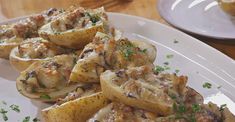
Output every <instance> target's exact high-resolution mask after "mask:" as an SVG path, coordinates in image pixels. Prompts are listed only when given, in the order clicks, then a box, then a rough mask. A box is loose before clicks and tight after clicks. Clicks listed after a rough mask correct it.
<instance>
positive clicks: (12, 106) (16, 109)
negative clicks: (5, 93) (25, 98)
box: [10, 104, 20, 113]
mask: <svg viewBox="0 0 235 122" xmlns="http://www.w3.org/2000/svg"><path fill="white" fill-rule="evenodd" d="M10 108H11V110H13V111H15V112H17V113H19V112H20V108H19V106H18V105H14V104H13V105H11V106H10Z"/></svg>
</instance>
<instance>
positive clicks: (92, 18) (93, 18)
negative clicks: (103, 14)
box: [85, 12, 100, 23]
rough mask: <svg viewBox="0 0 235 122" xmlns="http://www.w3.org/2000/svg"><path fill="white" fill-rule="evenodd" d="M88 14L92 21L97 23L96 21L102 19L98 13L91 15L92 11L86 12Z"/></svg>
mask: <svg viewBox="0 0 235 122" xmlns="http://www.w3.org/2000/svg"><path fill="white" fill-rule="evenodd" d="M85 14H86V15H87V16H89V17H90V21H91V22H92V23H96V22H98V21H99V20H100V17H99V16H98V15H97V14H93V15H91V14H90V13H88V12H87V13H85Z"/></svg>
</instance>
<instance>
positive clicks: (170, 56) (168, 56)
mask: <svg viewBox="0 0 235 122" xmlns="http://www.w3.org/2000/svg"><path fill="white" fill-rule="evenodd" d="M173 57H174V55H173V54H168V55H166V58H167V59H171V58H173Z"/></svg>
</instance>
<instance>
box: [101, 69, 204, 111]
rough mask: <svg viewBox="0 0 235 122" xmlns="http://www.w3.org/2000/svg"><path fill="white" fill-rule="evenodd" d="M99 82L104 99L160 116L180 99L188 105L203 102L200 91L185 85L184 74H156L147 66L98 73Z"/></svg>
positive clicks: (171, 108)
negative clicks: (99, 74)
mask: <svg viewBox="0 0 235 122" xmlns="http://www.w3.org/2000/svg"><path fill="white" fill-rule="evenodd" d="M100 82H101V88H102V91H103V93H104V95H105V96H106V97H107V98H109V99H111V100H113V101H118V102H122V103H125V104H126V105H130V106H133V107H137V108H141V109H144V110H148V111H152V112H156V113H158V114H160V115H170V114H172V113H173V104H174V103H176V104H178V102H179V101H184V102H186V101H187V102H186V103H185V104H189V105H191V104H194V103H202V101H203V98H202V96H201V95H200V94H198V93H197V92H195V91H194V90H192V89H190V88H187V87H186V83H187V77H184V76H179V77H178V76H176V75H170V74H162V75H155V74H153V73H152V71H151V68H150V67H149V66H141V67H132V68H129V69H127V70H118V71H116V72H112V71H110V70H107V71H105V72H104V73H102V74H101V76H100ZM189 92H191V93H189ZM172 96H174V97H172ZM179 96H181V97H179ZM182 96H183V97H182ZM188 97H189V98H190V99H187V98H188Z"/></svg>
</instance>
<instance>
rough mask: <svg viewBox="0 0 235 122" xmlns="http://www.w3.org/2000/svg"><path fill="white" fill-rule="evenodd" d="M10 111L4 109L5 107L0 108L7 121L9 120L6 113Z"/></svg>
mask: <svg viewBox="0 0 235 122" xmlns="http://www.w3.org/2000/svg"><path fill="white" fill-rule="evenodd" d="M7 112H8V111H6V110H4V109H3V108H1V109H0V113H1V114H2V118H3V120H4V121H7V120H8V117H7V115H6V113H7Z"/></svg>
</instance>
